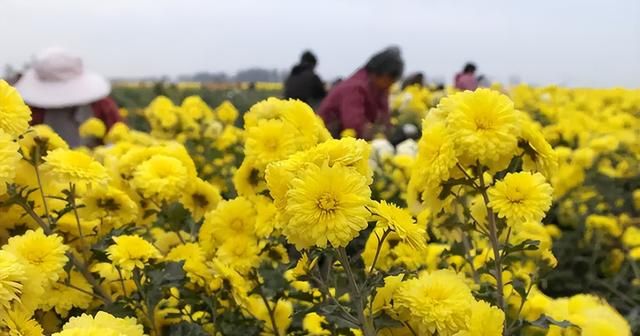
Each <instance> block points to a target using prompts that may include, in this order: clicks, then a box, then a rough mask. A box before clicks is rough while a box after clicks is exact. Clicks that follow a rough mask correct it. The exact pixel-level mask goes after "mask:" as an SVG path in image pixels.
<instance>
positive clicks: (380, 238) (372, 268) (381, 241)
mask: <svg viewBox="0 0 640 336" xmlns="http://www.w3.org/2000/svg"><path fill="white" fill-rule="evenodd" d="M389 233H391V230H386V231H385V232H384V233H383V234H382V237H379V238H378V248H376V255H375V256H374V257H373V262H372V263H371V268H370V269H369V275H371V273H373V270H374V269H375V267H376V262H378V257H380V251H381V250H382V244H384V240H385V239H386V238H387V236H388V235H389ZM374 234H375V233H374ZM376 236H377V234H376Z"/></svg>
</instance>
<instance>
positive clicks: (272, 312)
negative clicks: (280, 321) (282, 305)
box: [258, 284, 280, 336]
mask: <svg viewBox="0 0 640 336" xmlns="http://www.w3.org/2000/svg"><path fill="white" fill-rule="evenodd" d="M258 292H259V294H260V297H261V298H262V302H264V305H265V306H266V307H267V312H268V313H269V319H270V320H271V328H273V334H274V335H275V336H280V330H279V329H278V325H277V323H276V315H275V309H276V306H277V305H278V303H277V302H276V303H275V304H274V307H273V308H272V307H271V305H270V304H269V300H267V297H266V296H264V293H263V292H262V284H260V290H259V291H258Z"/></svg>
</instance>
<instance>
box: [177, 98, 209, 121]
mask: <svg viewBox="0 0 640 336" xmlns="http://www.w3.org/2000/svg"><path fill="white" fill-rule="evenodd" d="M180 107H181V108H182V111H183V112H184V114H185V115H186V116H188V117H189V118H191V119H194V120H200V119H203V118H206V119H209V118H211V117H212V116H213V112H212V111H211V107H209V105H207V103H206V102H205V101H204V100H203V99H202V98H201V97H200V96H189V97H187V98H185V99H184V100H183V101H182V105H180Z"/></svg>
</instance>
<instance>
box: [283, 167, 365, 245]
mask: <svg viewBox="0 0 640 336" xmlns="http://www.w3.org/2000/svg"><path fill="white" fill-rule="evenodd" d="M291 185H292V187H291V189H290V190H289V192H287V206H286V209H285V216H286V218H288V221H287V222H286V225H285V226H284V230H283V233H284V235H285V236H286V237H287V239H288V240H289V241H290V242H292V243H293V244H295V245H296V247H297V248H298V249H304V248H309V247H311V246H319V247H326V246H327V244H330V245H331V246H333V247H344V246H346V245H347V244H348V243H349V242H350V241H351V240H352V239H353V238H355V237H356V236H357V235H358V234H359V232H360V231H361V230H363V229H364V228H366V227H367V217H368V216H369V212H368V211H367V209H366V205H367V204H368V203H369V202H370V201H371V200H370V196H371V190H370V189H369V187H368V186H367V183H366V178H365V177H364V176H362V175H361V174H359V173H358V172H356V171H355V170H353V169H351V168H347V167H343V166H342V165H340V164H336V165H334V166H333V167H329V166H327V165H326V164H325V165H323V166H322V167H318V166H315V165H311V166H309V167H308V168H307V169H306V170H304V171H302V172H300V175H299V177H298V178H295V179H293V181H291Z"/></svg>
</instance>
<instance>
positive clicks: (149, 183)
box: [131, 154, 189, 202]
mask: <svg viewBox="0 0 640 336" xmlns="http://www.w3.org/2000/svg"><path fill="white" fill-rule="evenodd" d="M188 179H189V175H188V171H187V168H186V167H185V166H184V165H183V164H182V162H180V160H178V159H176V158H174V157H171V156H166V155H161V154H157V155H154V156H152V157H151V158H150V159H148V160H147V161H144V162H143V163H142V164H140V166H138V168H136V170H135V171H134V172H133V179H132V180H131V184H132V185H133V186H134V187H135V188H136V189H137V190H139V191H140V192H141V193H142V195H143V196H144V197H148V198H154V199H157V200H161V201H167V202H170V201H173V200H176V199H178V198H179V197H180V196H181V195H182V193H183V192H184V188H185V187H186V186H187V182H188Z"/></svg>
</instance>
